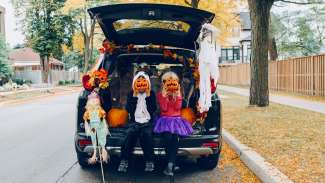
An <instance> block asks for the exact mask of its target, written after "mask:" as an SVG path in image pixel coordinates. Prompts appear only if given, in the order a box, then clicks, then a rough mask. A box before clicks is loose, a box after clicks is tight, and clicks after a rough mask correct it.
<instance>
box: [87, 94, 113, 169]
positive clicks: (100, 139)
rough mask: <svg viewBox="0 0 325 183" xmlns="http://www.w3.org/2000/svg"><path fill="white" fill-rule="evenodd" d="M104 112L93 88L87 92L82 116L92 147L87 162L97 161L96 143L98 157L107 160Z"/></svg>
mask: <svg viewBox="0 0 325 183" xmlns="http://www.w3.org/2000/svg"><path fill="white" fill-rule="evenodd" d="M105 116H106V113H105V111H104V110H103V109H102V107H101V102H100V98H99V96H98V94H97V92H96V91H95V90H94V91H92V92H91V94H89V96H88V101H87V104H86V112H85V114H84V116H83V118H84V121H85V131H86V134H87V135H88V136H90V137H91V142H92V144H93V147H94V153H93V155H92V157H91V158H89V159H88V163H89V164H95V163H96V162H97V144H98V146H99V147H100V150H99V151H100V152H99V155H100V158H101V160H102V161H104V162H106V163H107V161H108V158H109V156H108V153H107V151H106V149H105V145H106V136H107V134H109V131H108V128H107V124H106V120H105Z"/></svg>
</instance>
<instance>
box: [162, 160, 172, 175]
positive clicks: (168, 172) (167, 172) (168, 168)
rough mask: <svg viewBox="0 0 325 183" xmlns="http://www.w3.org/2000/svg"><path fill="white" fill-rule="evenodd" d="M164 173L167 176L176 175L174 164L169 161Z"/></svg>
mask: <svg viewBox="0 0 325 183" xmlns="http://www.w3.org/2000/svg"><path fill="white" fill-rule="evenodd" d="M164 174H165V175H167V176H174V164H173V163H171V162H169V163H168V165H167V167H166V168H165V170H164Z"/></svg>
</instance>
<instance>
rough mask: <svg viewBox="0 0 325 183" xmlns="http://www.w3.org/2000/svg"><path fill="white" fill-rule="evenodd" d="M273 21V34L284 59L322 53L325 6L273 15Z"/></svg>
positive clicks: (324, 32)
mask: <svg viewBox="0 0 325 183" xmlns="http://www.w3.org/2000/svg"><path fill="white" fill-rule="evenodd" d="M271 19H272V21H271V32H273V34H274V35H275V38H276V42H277V43H278V51H279V55H280V56H281V57H282V58H287V57H298V56H309V55H315V54H318V53H319V52H320V47H322V46H323V45H324V38H325V4H323V5H308V6H304V8H303V10H300V9H298V10H295V11H290V12H288V11H285V12H282V13H279V14H273V15H272V17H271Z"/></svg>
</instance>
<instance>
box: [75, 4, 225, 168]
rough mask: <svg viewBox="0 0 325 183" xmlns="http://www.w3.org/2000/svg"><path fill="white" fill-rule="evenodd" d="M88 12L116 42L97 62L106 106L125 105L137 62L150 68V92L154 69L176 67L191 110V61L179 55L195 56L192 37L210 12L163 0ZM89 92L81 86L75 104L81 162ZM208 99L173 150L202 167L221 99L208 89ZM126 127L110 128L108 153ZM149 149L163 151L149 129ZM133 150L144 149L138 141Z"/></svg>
mask: <svg viewBox="0 0 325 183" xmlns="http://www.w3.org/2000/svg"><path fill="white" fill-rule="evenodd" d="M88 12H89V14H90V16H91V18H93V19H97V21H98V23H99V25H100V26H101V28H102V30H103V33H104V34H105V37H106V38H107V39H108V40H110V41H111V42H114V43H115V44H116V45H117V46H116V48H115V50H116V51H114V52H112V53H107V54H106V55H105V57H104V59H103V60H102V62H101V63H99V64H98V68H104V69H106V70H107V71H109V75H110V76H109V77H110V86H109V88H108V89H105V90H101V91H100V96H101V97H102V99H103V101H104V102H103V108H104V109H105V110H106V111H108V110H110V108H112V107H119V108H123V107H124V106H125V104H126V96H127V93H128V92H129V91H131V85H132V84H131V83H132V78H133V75H134V72H135V71H136V70H137V69H138V68H139V67H140V66H142V67H145V68H147V71H149V75H150V79H151V82H152V89H153V90H154V91H155V92H157V91H158V90H159V88H160V79H159V75H160V74H161V73H162V72H163V70H164V69H166V68H168V69H170V70H173V71H174V72H176V73H178V75H179V76H180V80H181V81H182V82H181V84H182V89H183V96H184V102H183V103H184V107H187V106H190V107H191V108H192V109H193V110H194V111H195V110H196V103H197V100H198V93H199V92H198V89H194V92H193V88H195V87H194V86H195V79H194V77H193V67H192V66H193V63H189V62H186V61H184V58H193V60H194V62H197V61H196V59H195V56H196V54H195V51H196V48H197V44H196V39H197V38H198V35H199V33H200V29H201V26H202V25H203V24H204V23H209V22H211V21H212V20H213V18H214V14H212V13H210V12H207V11H203V10H199V9H194V8H189V7H184V6H176V5H165V4H117V5H108V6H102V7H95V8H91V9H89V10H88ZM162 45H163V46H162ZM176 57H177V58H176ZM180 58H183V59H180ZM193 60H192V61H193ZM216 62H217V60H216ZM88 94H89V92H88V91H87V90H83V91H82V92H81V94H80V96H79V99H78V106H77V107H78V109H77V111H78V112H77V123H76V127H77V128H76V133H75V149H76V152H77V158H78V161H79V164H80V165H81V166H82V167H86V166H89V165H88V164H87V159H88V158H89V157H90V155H91V154H92V152H93V148H92V146H91V140H90V137H87V136H86V134H85V130H84V121H83V118H82V116H83V113H84V112H85V109H84V107H85V104H86V102H87V96H88ZM212 105H213V106H212V107H211V108H210V110H209V111H208V113H207V117H206V118H205V119H204V121H203V122H201V123H199V122H197V123H196V124H195V125H194V126H193V129H194V134H193V135H191V136H189V137H186V138H182V139H181V140H180V147H179V150H178V155H179V156H185V157H189V156H191V157H194V158H196V159H197V163H198V165H199V166H200V167H202V168H204V169H213V168H215V167H216V166H217V164H218V159H219V154H220V151H221V102H220V99H219V97H218V94H217V93H214V95H213V99H212ZM126 129H127V125H126V126H124V127H119V128H110V132H111V136H108V137H107V145H106V148H107V150H108V151H109V153H110V154H111V155H119V154H120V151H121V145H122V144H123V141H124V139H125V136H126V134H125V133H126ZM154 150H155V151H154V152H155V155H157V156H164V155H165V153H164V148H163V145H162V140H161V139H160V137H159V135H154ZM134 154H135V155H143V152H142V150H141V148H140V146H139V145H137V146H136V148H135V150H134Z"/></svg>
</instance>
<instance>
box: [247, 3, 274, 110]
mask: <svg viewBox="0 0 325 183" xmlns="http://www.w3.org/2000/svg"><path fill="white" fill-rule="evenodd" d="M273 3H274V1H273V0H248V5H249V9H250V17H251V21H252V57H251V85H250V97H249V103H250V105H257V106H267V105H268V104H269V88H268V45H269V44H268V42H269V17H270V10H271V7H272V5H273Z"/></svg>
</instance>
